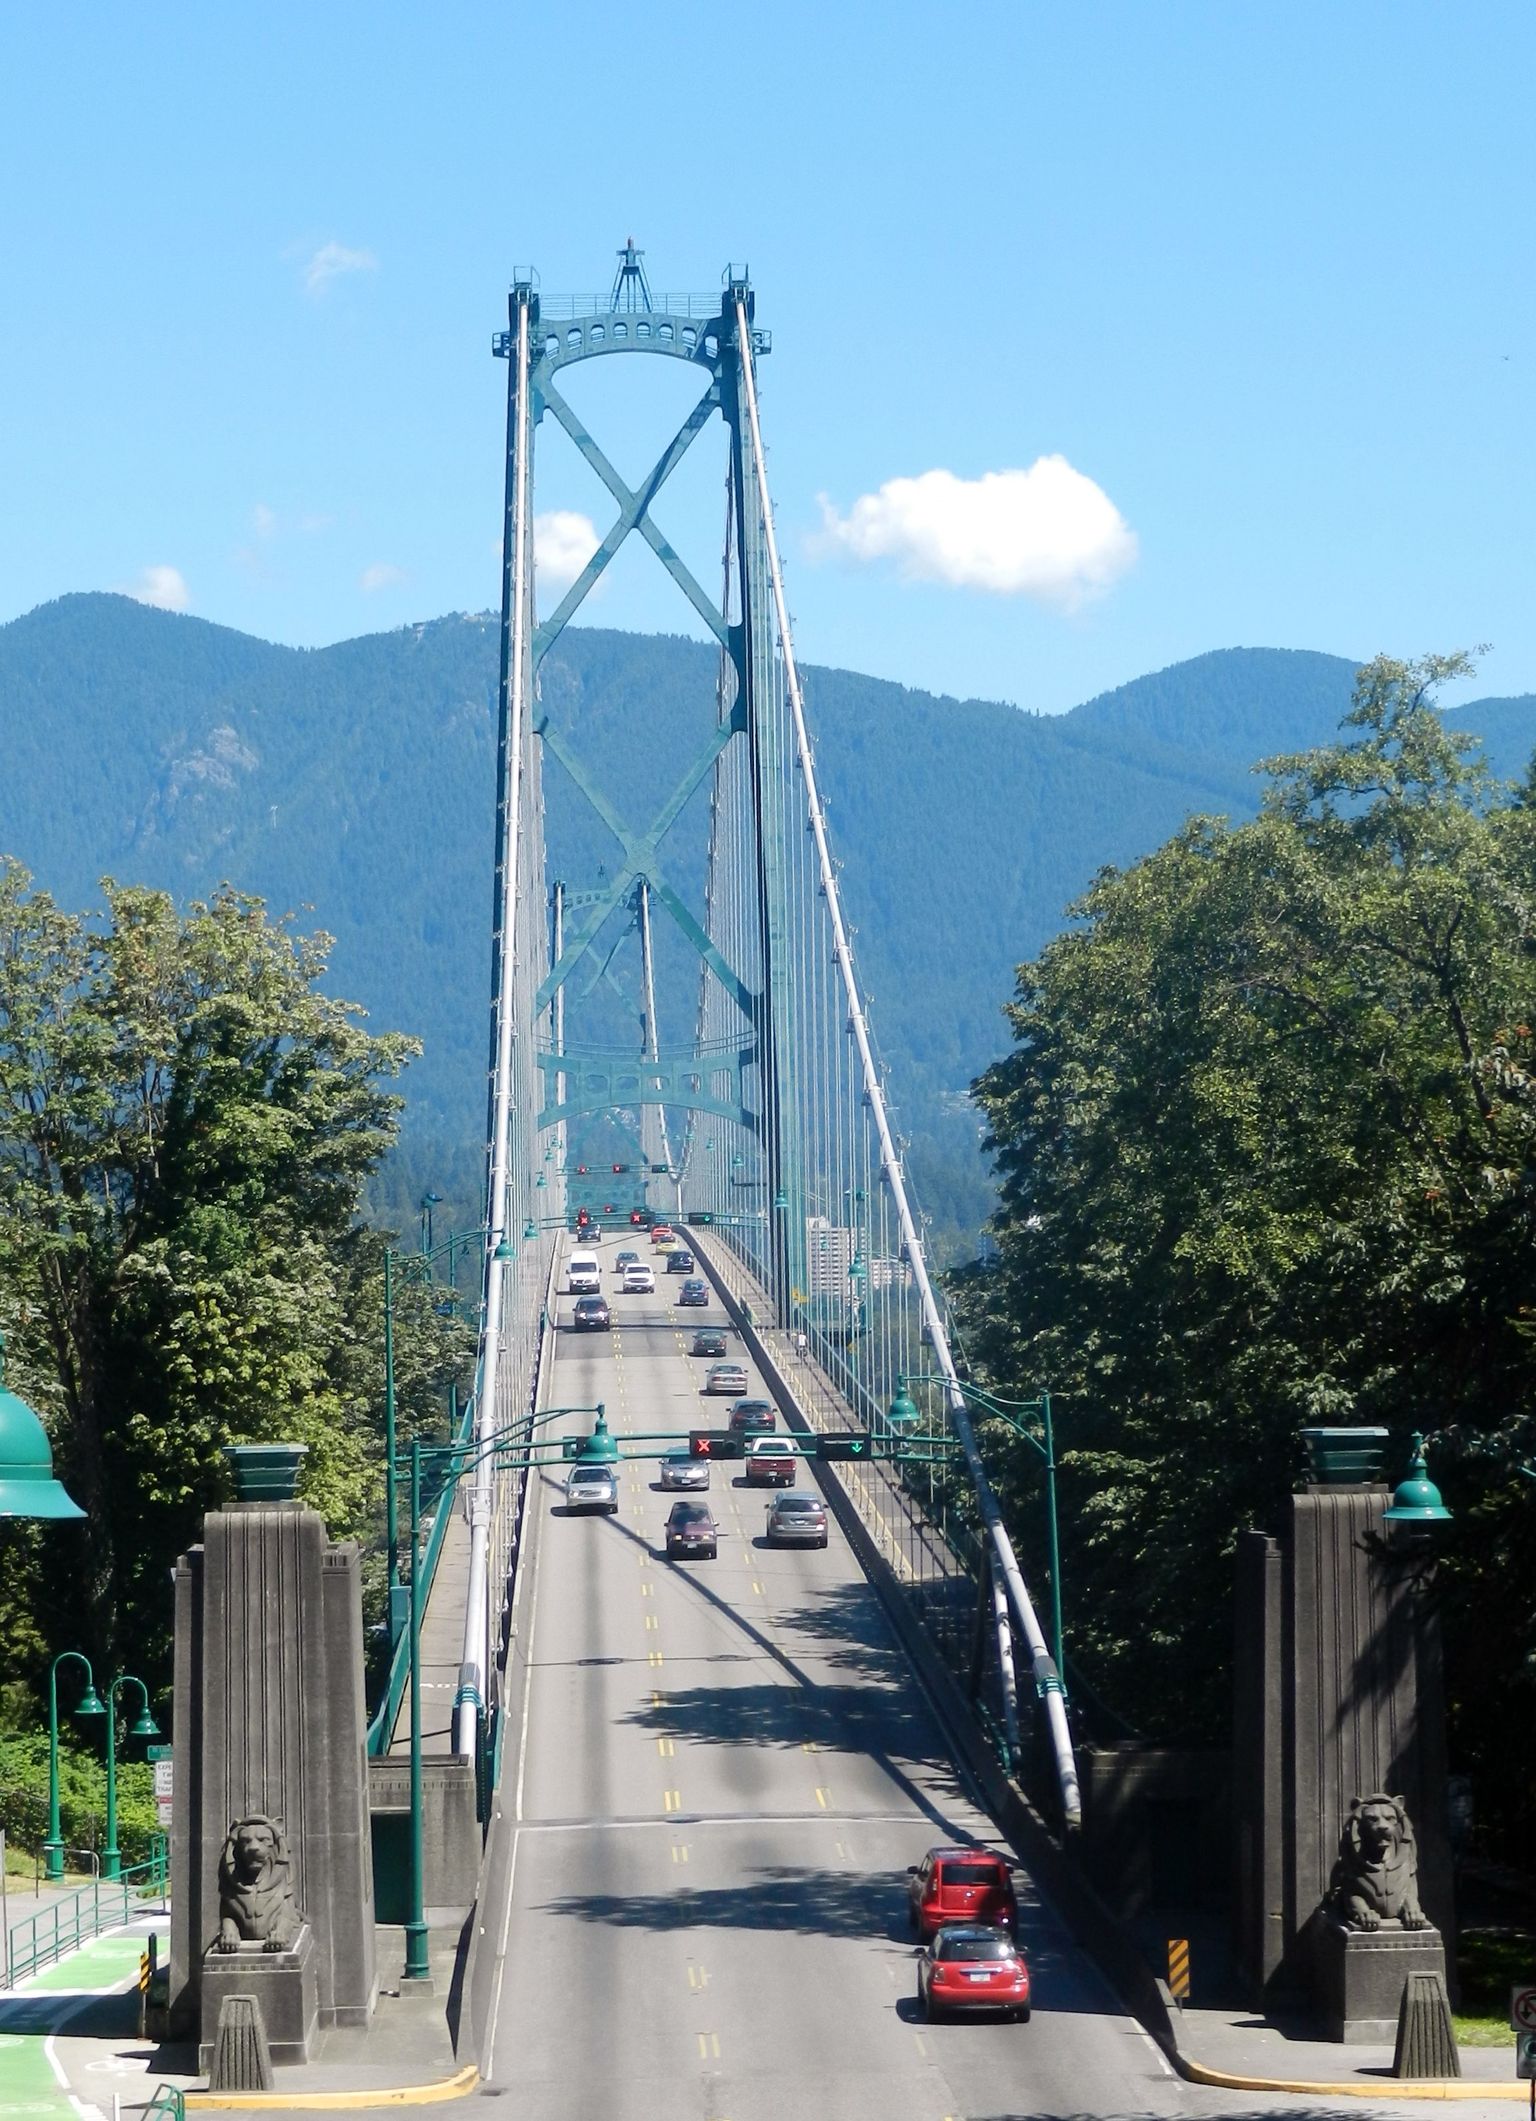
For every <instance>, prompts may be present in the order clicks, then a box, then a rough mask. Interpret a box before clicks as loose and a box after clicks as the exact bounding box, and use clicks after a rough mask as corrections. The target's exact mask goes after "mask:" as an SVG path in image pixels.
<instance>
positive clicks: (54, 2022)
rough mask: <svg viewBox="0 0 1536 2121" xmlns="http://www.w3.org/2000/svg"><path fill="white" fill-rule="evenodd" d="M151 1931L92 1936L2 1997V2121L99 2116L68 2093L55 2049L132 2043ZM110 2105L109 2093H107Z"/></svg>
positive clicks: (59, 2120)
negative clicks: (94, 2040)
mask: <svg viewBox="0 0 1536 2121" xmlns="http://www.w3.org/2000/svg"><path fill="white" fill-rule="evenodd" d="M146 1928H147V1925H145V1924H143V1923H139V1924H136V1925H135V1927H134V1928H133V1929H132V1930H127V1931H124V1930H118V1931H114V1932H113V1933H112V1934H111V1935H110V1936H106V1937H94V1938H92V1939H91V1941H90V1942H89V1943H88V1944H83V1945H81V1946H79V1947H78V1948H77V1949H76V1950H74V1951H72V1952H69V1953H68V1954H66V1956H65V1957H64V1958H62V1959H60V1960H57V1961H55V1963H54V1964H53V1965H52V1966H49V1967H45V1968H44V1969H43V1971H42V1972H41V1973H39V1974H34V1975H32V1976H30V1978H28V1979H27V1980H25V1981H23V1982H21V1983H20V1984H19V1985H18V1986H17V1987H16V1988H15V1989H13V1990H8V1991H6V1992H5V1993H4V1994H0V2114H3V2115H4V2116H5V2121H22V2117H29V2121H79V2117H80V2116H81V2115H87V2116H88V2115H91V2114H92V2113H93V2112H94V2111H95V2110H97V2108H96V2105H95V2104H94V2103H93V2102H92V2101H89V2100H85V2099H79V2098H77V2097H75V2096H74V2095H72V2094H71V2092H70V2090H69V2089H68V2087H67V2085H66V2084H65V2082H64V2081H63V2077H62V2073H61V2071H60V2070H59V2069H58V2068H57V2067H56V2066H55V2062H54V2058H53V2054H52V2052H51V2043H52V2042H53V2041H54V2040H55V2039H56V2038H58V2037H59V2036H60V2035H65V2036H75V2037H78V2036H80V2035H82V2034H85V2033H87V2032H89V2033H90V2034H92V2035H94V2036H96V2037H98V2038H100V2037H103V2036H105V2037H106V2038H107V2039H109V2040H111V2039H114V2038H116V2039H119V2040H131V2039H132V2037H133V2035H134V2033H135V2031H136V2030H137V2026H138V1994H137V1977H138V1970H139V1957H140V1954H141V1953H142V1952H143V1950H144V1938H145V1931H146ZM105 2105H106V2107H108V2108H110V2105H111V2090H110V2088H109V2089H108V2090H107V2093H106V2100H105Z"/></svg>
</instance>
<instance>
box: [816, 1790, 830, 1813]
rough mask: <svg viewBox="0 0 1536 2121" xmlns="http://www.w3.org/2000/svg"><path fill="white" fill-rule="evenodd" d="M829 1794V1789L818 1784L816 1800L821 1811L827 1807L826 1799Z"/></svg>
mask: <svg viewBox="0 0 1536 2121" xmlns="http://www.w3.org/2000/svg"><path fill="white" fill-rule="evenodd" d="M829 1795H830V1792H829V1791H827V1790H824V1789H822V1788H820V1786H818V1787H817V1791H816V1802H817V1803H818V1804H819V1805H820V1806H821V1808H822V1810H823V1811H825V1810H826V1809H827V1800H828V1797H829Z"/></svg>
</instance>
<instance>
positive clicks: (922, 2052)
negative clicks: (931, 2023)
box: [912, 2033, 928, 2057]
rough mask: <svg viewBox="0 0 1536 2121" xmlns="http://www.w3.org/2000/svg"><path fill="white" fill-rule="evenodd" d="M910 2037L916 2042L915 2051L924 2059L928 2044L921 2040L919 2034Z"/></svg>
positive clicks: (921, 2037)
mask: <svg viewBox="0 0 1536 2121" xmlns="http://www.w3.org/2000/svg"><path fill="white" fill-rule="evenodd" d="M912 2037H913V2039H914V2040H915V2041H916V2042H917V2051H918V2053H919V2054H920V2055H922V2056H924V2057H926V2055H927V2053H928V2043H927V2041H926V2040H925V2039H924V2038H923V2036H922V2034H921V2033H914V2034H913V2035H912Z"/></svg>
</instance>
